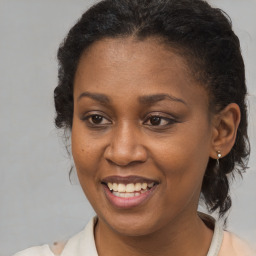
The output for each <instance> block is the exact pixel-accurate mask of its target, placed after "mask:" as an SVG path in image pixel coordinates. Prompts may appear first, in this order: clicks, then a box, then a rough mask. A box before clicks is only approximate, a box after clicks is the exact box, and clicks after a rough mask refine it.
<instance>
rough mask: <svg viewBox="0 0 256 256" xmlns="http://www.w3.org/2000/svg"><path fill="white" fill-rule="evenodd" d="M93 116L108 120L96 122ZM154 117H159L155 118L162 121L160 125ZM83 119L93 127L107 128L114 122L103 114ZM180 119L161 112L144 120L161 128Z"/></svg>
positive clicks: (159, 121)
mask: <svg viewBox="0 0 256 256" xmlns="http://www.w3.org/2000/svg"><path fill="white" fill-rule="evenodd" d="M93 118H100V119H101V120H106V121H107V122H106V121H105V122H106V123H104V124H102V123H101V121H100V122H99V123H95V122H94V121H93V120H92V119H93ZM153 118H157V120H155V121H156V122H158V123H160V125H158V124H156V125H154V124H152V119H153ZM82 120H83V121H85V122H86V123H87V126H89V127H91V128H105V127H106V126H108V125H111V124H112V122H111V121H110V120H109V119H108V118H106V117H105V116H103V115H101V114H90V115H88V116H85V117H84V118H83V119H82ZM148 121H151V124H147V122H148ZM162 121H164V122H166V123H165V124H162V125H161V122H162ZM177 122H178V121H177V120H175V119H174V118H169V117H164V116H162V115H160V114H150V115H149V116H147V118H146V119H145V121H144V122H143V124H144V125H147V126H149V127H154V128H157V127H159V128H160V127H161V128H166V127H168V126H170V125H172V124H174V123H177Z"/></svg>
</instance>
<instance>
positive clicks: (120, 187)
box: [107, 182, 154, 197]
mask: <svg viewBox="0 0 256 256" xmlns="http://www.w3.org/2000/svg"><path fill="white" fill-rule="evenodd" d="M107 185H108V188H109V190H112V191H114V192H118V193H125V192H126V193H134V192H135V193H136V192H141V193H142V192H146V191H147V190H148V189H150V188H152V187H153V186H154V182H151V183H149V184H148V183H146V182H143V183H136V184H133V183H129V184H127V185H125V184H122V183H119V184H118V183H111V182H108V184H107ZM139 194H140V193H139ZM121 197H122V195H121Z"/></svg>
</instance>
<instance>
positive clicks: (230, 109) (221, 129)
mask: <svg viewBox="0 0 256 256" xmlns="http://www.w3.org/2000/svg"><path fill="white" fill-rule="evenodd" d="M240 119H241V112H240V108H239V106H238V105H237V104H235V103H231V104H229V105H228V106H227V107H225V108H224V109H223V110H222V111H221V112H219V113H218V114H216V115H215V116H214V117H213V133H212V134H213V136H212V147H211V153H210V157H212V158H214V159H216V158H218V157H217V151H220V152H221V155H222V157H223V156H225V155H227V154H228V153H229V152H230V151H231V149H232V147H233V146H234V144H235V140H236V134H237V129H238V126H239V123H240Z"/></svg>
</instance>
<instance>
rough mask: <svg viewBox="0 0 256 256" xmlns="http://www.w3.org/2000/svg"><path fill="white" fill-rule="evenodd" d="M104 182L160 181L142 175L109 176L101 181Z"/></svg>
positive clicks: (156, 182)
mask: <svg viewBox="0 0 256 256" xmlns="http://www.w3.org/2000/svg"><path fill="white" fill-rule="evenodd" d="M101 182H102V183H105V184H107V183H108V182H110V183H118V184H120V183H121V184H129V183H134V184H135V183H152V182H154V183H155V184H158V183H159V182H158V181H156V180H152V179H149V178H145V177H141V176H108V177H106V178H104V179H102V181H101Z"/></svg>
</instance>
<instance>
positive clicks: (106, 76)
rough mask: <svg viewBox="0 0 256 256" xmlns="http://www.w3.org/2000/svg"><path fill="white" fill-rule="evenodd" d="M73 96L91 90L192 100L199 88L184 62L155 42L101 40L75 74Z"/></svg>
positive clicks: (92, 48)
mask: <svg viewBox="0 0 256 256" xmlns="http://www.w3.org/2000/svg"><path fill="white" fill-rule="evenodd" d="M74 87H75V88H74V89H75V90H74V92H75V94H78V93H82V92H83V91H87V90H89V91H93V92H99V93H107V94H111V95H113V96H114V95H115V93H117V92H118V91H120V92H122V93H125V94H127V96H129V95H130V96H134V95H135V94H136V93H137V94H147V93H149V94H150V93H170V92H171V94H174V96H179V97H180V96H184V97H185V98H186V97H188V98H189V97H190V98H193V95H191V94H193V92H194V94H198V90H200V93H201V91H202V86H200V85H198V82H196V81H195V79H193V77H192V76H191V73H190V70H189V68H188V66H187V61H186V60H185V59H184V58H183V57H181V56H180V55H178V54H177V53H176V51H174V50H172V48H170V47H167V46H166V45H165V44H164V43H162V42H161V41H160V40H159V39H155V38H149V39H145V40H143V41H141V40H140V41H139V40H136V39H134V38H118V39H104V40H100V41H97V42H95V43H93V44H92V45H91V47H90V48H89V49H87V50H86V51H85V52H84V53H83V55H82V57H81V59H80V62H79V65H78V68H77V72H76V75H75V85H74Z"/></svg>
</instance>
